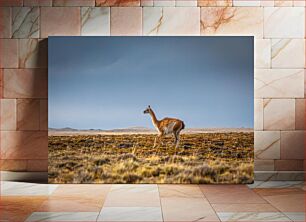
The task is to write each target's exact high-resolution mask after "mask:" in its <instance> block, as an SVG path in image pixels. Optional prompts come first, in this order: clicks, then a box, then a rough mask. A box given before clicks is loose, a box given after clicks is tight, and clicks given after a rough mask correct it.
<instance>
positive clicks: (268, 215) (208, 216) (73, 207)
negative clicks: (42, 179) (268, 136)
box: [0, 181, 305, 222]
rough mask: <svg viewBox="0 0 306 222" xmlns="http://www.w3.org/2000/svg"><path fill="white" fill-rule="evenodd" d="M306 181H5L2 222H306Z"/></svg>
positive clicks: (1, 202)
mask: <svg viewBox="0 0 306 222" xmlns="http://www.w3.org/2000/svg"><path fill="white" fill-rule="evenodd" d="M304 212H305V187H304V185H303V183H302V182H272V181H271V182H256V183H255V184H253V185H250V186H246V185H156V184H152V185H102V184H101V185H98V184H86V185H81V184H80V185H79V184H75V185H71V184H70V185H48V184H32V183H20V182H8V181H2V182H1V199H0V221H184V222H187V221H252V222H253V221H305V213H304Z"/></svg>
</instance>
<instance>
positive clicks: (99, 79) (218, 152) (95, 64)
mask: <svg viewBox="0 0 306 222" xmlns="http://www.w3.org/2000/svg"><path fill="white" fill-rule="evenodd" d="M48 48H49V52H48V58H49V63H48V66H49V71H48V76H49V80H48V81H49V82H48V84H49V85H48V91H49V92H48V93H49V94H48V98H49V101H48V107H49V108H48V109H49V119H48V121H49V135H48V137H49V144H48V146H49V168H48V177H49V183H179V184H199V183H203V184H217V183H222V184H223V183H228V184H237V183H252V182H253V177H254V172H253V170H254V169H253V168H254V166H253V165H254V133H253V122H254V38H253V37H252V36H237V37H236V36H224V37H221V36H220V37H187V36H186V37H174V36H173V37H49V40H48Z"/></svg>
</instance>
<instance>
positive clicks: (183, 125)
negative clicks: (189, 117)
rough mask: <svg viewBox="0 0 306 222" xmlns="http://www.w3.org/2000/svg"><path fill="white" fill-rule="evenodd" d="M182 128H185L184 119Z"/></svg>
mask: <svg viewBox="0 0 306 222" xmlns="http://www.w3.org/2000/svg"><path fill="white" fill-rule="evenodd" d="M182 129H185V123H184V122H183V121H182Z"/></svg>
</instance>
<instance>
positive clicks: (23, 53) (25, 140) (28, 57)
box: [0, 39, 48, 183]
mask: <svg viewBox="0 0 306 222" xmlns="http://www.w3.org/2000/svg"><path fill="white" fill-rule="evenodd" d="M3 47H6V46H3ZM18 53H19V55H18V67H19V69H5V71H4V72H3V73H2V74H3V76H2V77H3V78H2V80H3V81H1V82H2V87H1V88H2V95H1V98H5V100H3V101H4V102H3V103H1V105H2V107H1V111H2V113H1V119H0V123H1V130H2V132H1V138H0V139H1V170H2V171H5V172H2V174H1V179H2V180H12V181H23V182H26V181H29V182H30V181H31V182H32V181H35V182H44V183H45V182H47V180H48V179H47V178H48V175H47V170H48V131H47V130H48V100H47V99H48V71H47V67H48V65H47V63H48V59H47V57H48V40H47V39H43V40H37V39H22V40H20V41H19V51H18ZM4 68H5V67H4ZM15 99H17V100H15ZM14 111H15V112H14ZM12 113H14V114H12ZM26 171H27V172H26Z"/></svg>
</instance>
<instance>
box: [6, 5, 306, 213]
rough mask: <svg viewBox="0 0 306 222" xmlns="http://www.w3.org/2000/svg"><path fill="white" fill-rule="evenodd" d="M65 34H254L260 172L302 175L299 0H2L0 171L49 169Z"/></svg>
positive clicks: (302, 52)
mask: <svg viewBox="0 0 306 222" xmlns="http://www.w3.org/2000/svg"><path fill="white" fill-rule="evenodd" d="M62 35H68V36H80V35H81V36H92V35H95V36H109V35H114V36H115V35H144V36H151V35H160V36H165V35H193V36H208V35H217V36H220V35H221V36H224V35H254V36H255V116H254V120H255V123H254V129H255V170H256V171H257V172H256V173H257V174H260V173H264V174H263V175H264V176H262V178H264V177H268V175H269V172H273V171H275V172H274V174H273V175H275V173H276V174H277V177H276V176H275V177H274V178H283V179H284V178H285V176H282V175H281V174H280V173H281V172H282V171H283V172H284V173H285V172H288V171H291V173H293V174H294V175H296V173H297V172H295V171H302V170H303V169H304V167H303V163H304V160H303V159H304V136H305V131H304V130H305V94H306V93H305V88H306V79H305V76H306V72H305V42H306V41H305V2H304V1H301V0H289V1H288V0H287V1H283V0H0V130H1V138H0V139H1V142H0V144H1V169H2V170H11V171H46V170H47V127H48V123H47V118H48V117H47V112H48V95H47V49H48V46H47V41H46V39H47V37H48V36H62ZM271 175H272V174H271ZM294 178H300V177H298V176H297V177H294ZM165 201H166V200H165ZM165 203H166V202H165ZM152 210H154V209H152ZM169 217H170V216H169Z"/></svg>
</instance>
